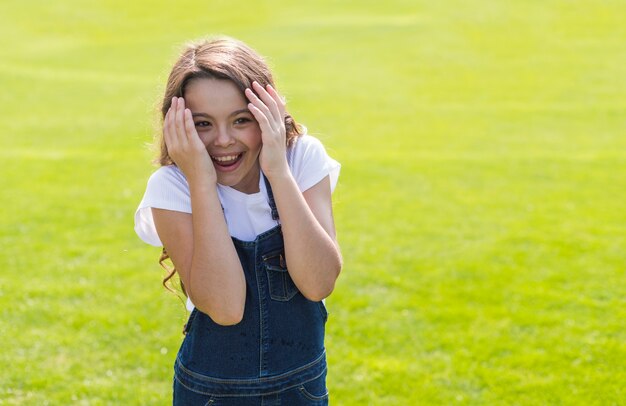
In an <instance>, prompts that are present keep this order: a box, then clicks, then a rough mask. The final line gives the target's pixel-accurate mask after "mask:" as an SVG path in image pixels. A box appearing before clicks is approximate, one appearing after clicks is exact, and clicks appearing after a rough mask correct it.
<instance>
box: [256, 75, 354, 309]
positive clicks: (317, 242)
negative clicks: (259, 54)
mask: <svg viewBox="0 0 626 406" xmlns="http://www.w3.org/2000/svg"><path fill="white" fill-rule="evenodd" d="M253 88H254V90H255V91H256V93H257V94H258V96H257V95H256V94H255V93H253V92H252V91H251V90H250V89H248V90H246V96H247V97H248V99H249V100H250V102H251V103H250V104H248V108H249V109H250V111H251V112H252V114H254V116H255V118H256V119H257V121H258V122H259V126H260V127H261V131H262V139H263V147H262V149H261V153H260V156H259V161H260V164H261V168H262V169H263V173H264V174H265V176H267V178H268V180H269V181H270V184H271V185H272V190H273V192H274V198H275V201H276V206H277V208H278V212H279V214H280V219H281V223H282V229H283V235H284V239H285V259H286V260H287V268H288V269H289V274H290V275H291V278H292V279H293V281H294V283H295V284H296V286H297V287H298V289H299V290H300V292H302V294H303V295H304V296H305V297H306V298H308V299H310V300H313V301H319V300H322V299H323V298H325V297H327V296H328V295H330V293H331V292H332V290H333V288H334V286H335V281H336V280H337V277H338V276H339V273H340V271H341V266H342V259H341V253H340V251H339V247H338V245H337V242H336V240H335V226H334V222H333V215H332V204H331V190H330V180H329V177H328V176H327V177H325V178H324V179H323V180H322V181H320V182H319V183H317V185H315V186H313V187H311V188H310V189H308V190H306V191H305V192H304V193H301V192H300V190H299V189H298V185H297V184H296V181H295V180H294V178H293V176H292V175H291V171H290V169H289V166H288V164H287V159H286V142H285V138H286V134H285V123H284V117H285V104H284V101H283V99H282V98H281V97H280V96H279V95H278V93H277V92H276V91H275V90H274V89H273V88H272V87H271V86H270V85H268V86H267V88H266V89H264V88H263V87H262V86H260V85H259V84H258V83H256V82H255V83H254V84H253Z"/></svg>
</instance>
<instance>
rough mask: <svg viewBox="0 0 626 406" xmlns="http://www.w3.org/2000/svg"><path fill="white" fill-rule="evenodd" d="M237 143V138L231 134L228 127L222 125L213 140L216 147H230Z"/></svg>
mask: <svg viewBox="0 0 626 406" xmlns="http://www.w3.org/2000/svg"><path fill="white" fill-rule="evenodd" d="M234 143H235V139H234V138H233V137H232V135H231V134H230V131H229V130H228V128H227V127H224V126H220V127H218V128H217V135H216V136H215V139H214V140H213V145H215V146H216V147H229V146H231V145H233V144H234Z"/></svg>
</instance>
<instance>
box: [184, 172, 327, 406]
mask: <svg viewBox="0 0 626 406" xmlns="http://www.w3.org/2000/svg"><path fill="white" fill-rule="evenodd" d="M261 176H262V175H261ZM265 184H266V187H267V193H268V197H269V199H268V200H269V204H270V208H271V209H272V217H273V218H274V220H277V219H278V211H277V209H276V204H275V202H274V196H273V194H272V189H271V187H270V184H269V182H268V181H267V179H265ZM232 240H233V243H234V245H235V249H236V250H237V254H238V256H239V260H240V261H241V265H242V267H243V271H244V273H245V278H246V303H245V309H244V315H243V319H242V320H241V322H240V323H239V324H236V325H234V326H221V325H219V324H217V323H215V322H214V321H213V320H212V319H211V318H210V317H209V316H207V315H206V314H204V313H202V312H200V311H198V309H194V310H193V311H192V312H191V315H190V316H189V320H188V321H187V324H186V326H185V333H186V336H185V339H184V340H183V343H182V345H181V347H180V350H179V352H178V356H177V358H176V362H175V365H174V405H175V406H182V405H184V406H194V405H214V406H220V405H237V406H239V405H241V406H247V405H251V406H252V405H256V406H270V405H271V406H274V405H283V406H297V405H327V404H328V392H327V390H326V352H325V349H324V327H325V323H326V319H327V317H328V315H327V313H326V308H325V306H324V303H323V302H312V301H310V300H308V299H306V298H305V297H304V296H303V295H302V294H301V293H300V292H299V291H298V288H297V287H296V285H295V284H294V282H293V281H292V279H291V277H290V276H289V273H288V272H287V268H286V262H285V250H284V242H283V235H282V232H281V227H280V225H277V226H276V227H274V228H272V229H271V230H268V231H266V232H264V233H262V234H260V235H258V236H257V237H256V239H255V240H254V241H241V240H238V239H236V238H234V237H233V238H232Z"/></svg>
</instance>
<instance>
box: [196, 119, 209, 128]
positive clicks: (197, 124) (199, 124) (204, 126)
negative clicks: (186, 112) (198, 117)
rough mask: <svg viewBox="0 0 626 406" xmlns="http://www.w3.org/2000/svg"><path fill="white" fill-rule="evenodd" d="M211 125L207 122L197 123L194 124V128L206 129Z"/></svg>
mask: <svg viewBox="0 0 626 406" xmlns="http://www.w3.org/2000/svg"><path fill="white" fill-rule="evenodd" d="M210 125H211V123H209V122H208V121H198V122H196V127H200V128H206V127H209V126H210Z"/></svg>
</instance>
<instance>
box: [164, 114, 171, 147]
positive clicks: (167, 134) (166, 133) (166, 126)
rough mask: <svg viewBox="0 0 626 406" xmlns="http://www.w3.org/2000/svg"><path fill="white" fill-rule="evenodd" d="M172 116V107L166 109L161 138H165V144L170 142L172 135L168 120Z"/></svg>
mask: <svg viewBox="0 0 626 406" xmlns="http://www.w3.org/2000/svg"><path fill="white" fill-rule="evenodd" d="M171 117H172V107H170V108H169V109H167V113H165V118H164V119H163V139H164V140H165V145H170V144H171V142H172V137H171V134H170V127H169V126H170V122H171Z"/></svg>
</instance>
